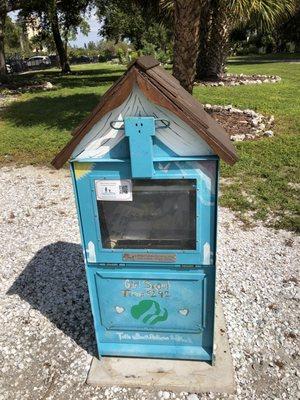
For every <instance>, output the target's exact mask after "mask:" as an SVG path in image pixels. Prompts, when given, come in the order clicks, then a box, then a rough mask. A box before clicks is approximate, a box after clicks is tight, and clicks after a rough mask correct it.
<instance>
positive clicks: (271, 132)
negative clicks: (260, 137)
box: [264, 130, 274, 137]
mask: <svg viewBox="0 0 300 400" xmlns="http://www.w3.org/2000/svg"><path fill="white" fill-rule="evenodd" d="M264 135H265V136H267V137H273V136H274V132H273V131H271V130H269V131H265V132H264Z"/></svg>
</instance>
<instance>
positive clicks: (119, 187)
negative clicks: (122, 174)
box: [95, 179, 132, 201]
mask: <svg viewBox="0 0 300 400" xmlns="http://www.w3.org/2000/svg"><path fill="white" fill-rule="evenodd" d="M95 186H96V195H97V200H106V201H132V181H131V180H130V179H117V180H107V179H105V180H96V181H95Z"/></svg>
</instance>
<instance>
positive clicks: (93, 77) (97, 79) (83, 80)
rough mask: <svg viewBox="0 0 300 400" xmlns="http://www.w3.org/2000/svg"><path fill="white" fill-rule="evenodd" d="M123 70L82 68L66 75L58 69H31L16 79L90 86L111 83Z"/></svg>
mask: <svg viewBox="0 0 300 400" xmlns="http://www.w3.org/2000/svg"><path fill="white" fill-rule="evenodd" d="M123 72H124V69H121V68H118V69H109V68H98V69H84V70H79V71H74V72H72V73H71V74H68V75H62V74H61V73H60V72H59V71H35V72H34V71H33V72H29V73H26V74H23V75H19V76H18V77H17V79H18V80H19V81H20V82H22V81H26V80H28V81H31V80H34V79H38V80H41V81H50V82H51V83H53V84H54V85H59V86H60V87H62V88H75V87H91V86H97V85H99V86H100V85H103V84H104V83H113V82H115V81H116V80H117V79H119V77H120V76H121V74H122V73H123Z"/></svg>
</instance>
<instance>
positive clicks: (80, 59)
mask: <svg viewBox="0 0 300 400" xmlns="http://www.w3.org/2000/svg"><path fill="white" fill-rule="evenodd" d="M91 61H92V60H91V58H90V57H88V56H78V57H76V56H73V57H72V58H71V60H70V62H71V64H87V63H90V62H91Z"/></svg>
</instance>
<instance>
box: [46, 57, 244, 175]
mask: <svg viewBox="0 0 300 400" xmlns="http://www.w3.org/2000/svg"><path fill="white" fill-rule="evenodd" d="M134 84H137V85H138V86H139V88H140V90H141V91H142V92H143V93H144V95H145V96H146V97H147V98H148V99H149V100H150V101H152V102H153V103H155V104H157V105H159V106H161V107H165V108H166V109H168V110H169V111H171V112H173V113H174V114H176V115H177V116H178V117H179V118H180V119H182V120H183V121H184V122H186V123H187V124H188V125H189V126H190V127H191V128H193V129H194V130H195V132H197V133H198V135H199V136H200V137H201V138H202V139H204V140H205V141H206V143H207V144H208V145H209V146H210V147H211V148H212V149H213V151H214V152H215V153H216V154H217V155H219V156H220V158H221V159H223V160H224V161H225V162H227V163H228V164H231V165H232V164H234V163H235V162H236V161H237V159H238V157H237V154H236V151H235V148H234V146H233V144H232V143H231V141H230V139H229V137H228V135H227V133H226V132H225V130H224V129H223V128H222V127H221V126H220V125H219V124H218V123H217V122H216V121H215V120H214V119H213V118H212V117H211V116H210V115H209V114H207V113H206V111H205V110H204V108H203V106H202V105H201V104H200V103H199V102H198V101H197V100H196V99H195V98H194V97H193V96H192V95H191V94H190V93H188V92H187V91H186V90H185V89H184V88H183V87H182V86H181V85H180V84H179V82H178V80H177V79H175V78H174V77H173V76H172V75H170V74H169V73H168V72H167V71H166V70H165V69H164V68H162V67H160V66H159V62H158V61H157V60H155V59H154V58H153V57H151V56H143V57H140V58H138V59H137V60H136V61H135V62H133V63H132V64H131V65H130V66H129V68H128V70H127V71H126V72H125V74H124V75H123V76H122V77H121V78H120V79H119V80H117V81H116V82H115V83H114V85H113V86H111V87H110V89H109V90H108V91H107V92H106V93H105V94H104V95H103V96H102V98H101V100H100V102H99V104H98V105H97V106H96V107H95V108H94V110H93V111H92V112H91V113H90V115H89V116H88V117H87V118H86V119H85V120H84V121H83V122H82V123H81V124H80V125H79V126H78V127H77V128H76V129H75V130H74V131H73V133H72V135H73V137H72V139H71V140H70V141H69V143H67V145H66V146H65V147H64V148H63V149H62V150H61V151H60V153H59V154H57V156H56V157H55V158H54V160H53V161H52V164H53V166H54V167H55V168H61V167H62V166H63V164H64V163H65V162H66V161H67V160H68V159H69V158H70V157H71V155H72V152H73V151H74V149H75V147H76V146H77V145H78V144H79V143H80V142H81V140H82V139H83V138H84V136H85V135H86V134H87V133H88V132H89V131H90V129H91V128H92V127H93V126H94V125H95V124H96V123H97V122H98V121H99V120H100V119H101V118H102V117H103V116H104V115H105V114H106V113H108V112H109V111H111V110H113V109H115V108H116V107H118V106H119V105H121V104H122V103H123V101H124V100H125V99H126V98H127V97H128V96H129V94H130V93H131V91H132V88H133V86H134Z"/></svg>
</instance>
